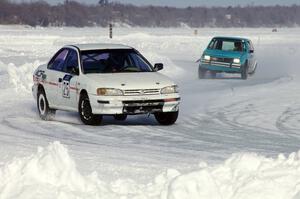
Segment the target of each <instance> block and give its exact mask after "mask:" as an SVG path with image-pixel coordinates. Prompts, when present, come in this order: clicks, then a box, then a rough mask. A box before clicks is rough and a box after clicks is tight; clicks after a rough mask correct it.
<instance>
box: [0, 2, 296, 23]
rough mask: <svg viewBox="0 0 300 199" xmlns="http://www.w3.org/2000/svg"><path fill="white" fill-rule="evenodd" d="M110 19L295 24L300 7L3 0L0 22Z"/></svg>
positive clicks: (124, 21) (149, 21)
mask: <svg viewBox="0 0 300 199" xmlns="http://www.w3.org/2000/svg"><path fill="white" fill-rule="evenodd" d="M111 22H114V23H120V24H128V25H130V26H141V27H179V26H182V25H183V24H185V25H187V26H190V27H295V26H299V25H300V6H299V5H293V6H246V7H239V6H237V7H211V8H207V7H188V8H173V7H161V6H143V7H138V6H135V5H125V4H120V3H108V1H103V2H102V1H100V2H99V4H98V5H86V4H81V3H78V2H75V1H70V0H66V1H65V2H64V3H62V4H58V5H49V4H48V3H46V2H44V1H38V2H30V3H25V2H23V3H14V2H10V1H9V0H0V24H24V25H30V26H75V27H84V26H103V27H104V26H107V25H108V24H109V23H111Z"/></svg>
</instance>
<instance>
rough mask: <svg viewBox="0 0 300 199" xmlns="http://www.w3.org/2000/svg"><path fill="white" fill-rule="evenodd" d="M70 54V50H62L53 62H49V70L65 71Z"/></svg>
mask: <svg viewBox="0 0 300 199" xmlns="http://www.w3.org/2000/svg"><path fill="white" fill-rule="evenodd" d="M68 53H69V50H68V49H63V50H61V51H60V52H59V53H58V55H57V56H56V57H54V58H52V60H51V61H50V62H49V65H48V68H49V69H52V70H57V71H63V68H64V64H65V61H66V58H67V56H68Z"/></svg>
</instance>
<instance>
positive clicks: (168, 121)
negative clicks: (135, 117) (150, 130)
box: [154, 111, 179, 125]
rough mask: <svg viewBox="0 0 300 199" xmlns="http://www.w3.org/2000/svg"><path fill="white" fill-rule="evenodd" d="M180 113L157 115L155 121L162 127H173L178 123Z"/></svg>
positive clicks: (161, 113)
mask: <svg viewBox="0 0 300 199" xmlns="http://www.w3.org/2000/svg"><path fill="white" fill-rule="evenodd" d="M178 114H179V112H178V111H176V112H166V113H163V112H160V113H155V114H154V116H155V119H156V120H157V122H158V123H159V124H161V125H172V124H174V123H175V122H176V121H177V118H178Z"/></svg>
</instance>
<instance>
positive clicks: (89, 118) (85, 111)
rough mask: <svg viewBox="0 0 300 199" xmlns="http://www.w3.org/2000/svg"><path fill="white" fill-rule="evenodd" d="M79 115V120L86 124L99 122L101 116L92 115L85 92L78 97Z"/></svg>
mask: <svg viewBox="0 0 300 199" xmlns="http://www.w3.org/2000/svg"><path fill="white" fill-rule="evenodd" d="M79 115H80V119H81V121H82V122H83V123H84V124H86V125H97V124H101V121H102V116H101V115H94V114H93V112H92V107H91V104H90V100H89V97H88V96H87V94H82V95H81V96H80V99H79Z"/></svg>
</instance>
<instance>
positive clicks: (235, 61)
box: [233, 59, 241, 64]
mask: <svg viewBox="0 0 300 199" xmlns="http://www.w3.org/2000/svg"><path fill="white" fill-rule="evenodd" d="M233 63H235V64H239V63H241V60H240V59H233Z"/></svg>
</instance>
